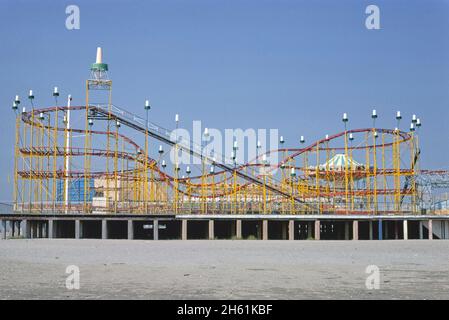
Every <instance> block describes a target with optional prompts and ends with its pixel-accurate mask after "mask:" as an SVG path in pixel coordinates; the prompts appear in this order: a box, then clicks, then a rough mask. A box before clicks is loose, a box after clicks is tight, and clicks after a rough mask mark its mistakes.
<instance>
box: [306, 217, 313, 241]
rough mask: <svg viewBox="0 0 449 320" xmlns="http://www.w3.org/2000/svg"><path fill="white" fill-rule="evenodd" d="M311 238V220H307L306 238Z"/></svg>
mask: <svg viewBox="0 0 449 320" xmlns="http://www.w3.org/2000/svg"><path fill="white" fill-rule="evenodd" d="M309 238H310V239H312V238H313V222H312V221H310V222H307V239H309Z"/></svg>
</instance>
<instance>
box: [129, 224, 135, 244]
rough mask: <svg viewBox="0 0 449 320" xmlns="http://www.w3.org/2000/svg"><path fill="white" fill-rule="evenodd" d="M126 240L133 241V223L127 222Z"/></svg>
mask: <svg viewBox="0 0 449 320" xmlns="http://www.w3.org/2000/svg"><path fill="white" fill-rule="evenodd" d="M128 240H134V223H133V221H132V220H128Z"/></svg>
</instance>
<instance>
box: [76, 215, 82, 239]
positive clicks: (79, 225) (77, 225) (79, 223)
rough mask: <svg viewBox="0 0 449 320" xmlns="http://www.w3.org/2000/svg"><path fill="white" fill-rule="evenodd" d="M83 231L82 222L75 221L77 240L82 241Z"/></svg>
mask: <svg viewBox="0 0 449 320" xmlns="http://www.w3.org/2000/svg"><path fill="white" fill-rule="evenodd" d="M81 236H82V230H81V221H80V220H75V239H81Z"/></svg>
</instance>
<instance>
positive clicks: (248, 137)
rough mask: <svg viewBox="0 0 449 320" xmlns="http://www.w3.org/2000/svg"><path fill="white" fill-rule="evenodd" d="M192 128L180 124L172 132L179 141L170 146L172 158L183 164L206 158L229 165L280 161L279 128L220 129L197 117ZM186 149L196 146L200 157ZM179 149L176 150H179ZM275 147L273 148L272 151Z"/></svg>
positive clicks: (193, 148)
mask: <svg viewBox="0 0 449 320" xmlns="http://www.w3.org/2000/svg"><path fill="white" fill-rule="evenodd" d="M192 127H193V130H192V132H190V131H188V130H187V129H184V128H177V129H175V130H173V131H172V132H171V133H170V140H171V141H177V142H178V148H176V147H172V148H171V150H170V161H171V162H172V163H176V164H178V165H181V164H186V165H188V164H201V163H202V161H203V159H202V158H205V159H207V160H208V161H216V162H219V163H224V164H227V165H236V164H243V163H248V162H251V163H256V162H257V163H260V164H262V163H263V164H266V165H276V164H277V163H278V160H279V159H278V152H274V151H275V150H276V151H277V150H278V143H279V138H280V137H279V130H278V129H253V128H248V129H240V128H238V129H225V130H224V134H223V132H222V131H220V130H219V129H215V128H206V127H203V126H202V124H201V121H193V126H192ZM182 149H184V150H186V149H189V150H193V151H194V152H195V154H196V155H198V154H200V155H201V156H202V157H198V156H195V155H192V154H190V153H189V152H185V151H182ZM175 150H176V151H175ZM270 150H271V151H273V152H270Z"/></svg>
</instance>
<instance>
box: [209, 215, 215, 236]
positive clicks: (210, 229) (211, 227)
mask: <svg viewBox="0 0 449 320" xmlns="http://www.w3.org/2000/svg"><path fill="white" fill-rule="evenodd" d="M214 239H215V233H214V220H209V240H214Z"/></svg>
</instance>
